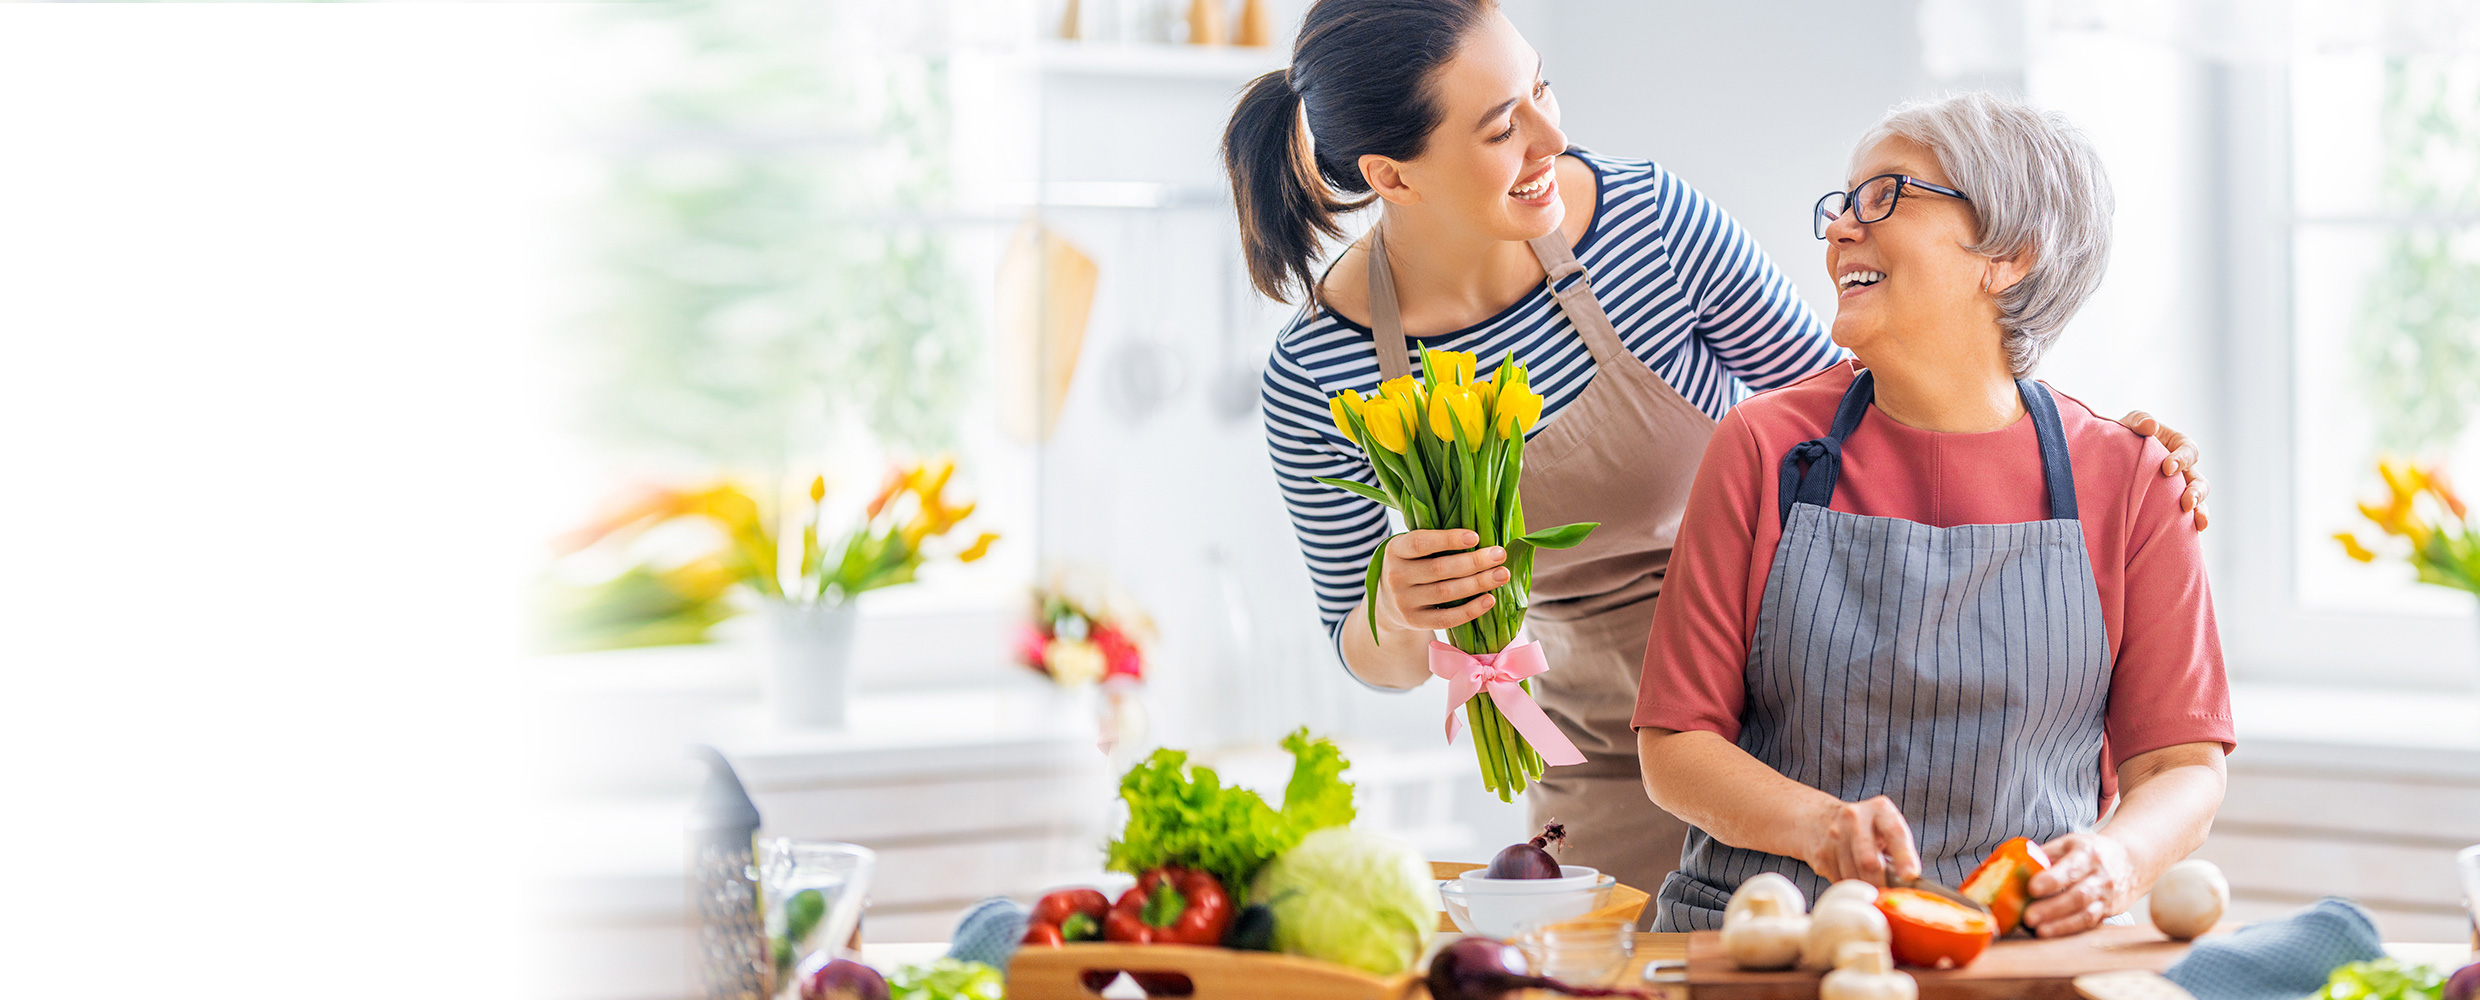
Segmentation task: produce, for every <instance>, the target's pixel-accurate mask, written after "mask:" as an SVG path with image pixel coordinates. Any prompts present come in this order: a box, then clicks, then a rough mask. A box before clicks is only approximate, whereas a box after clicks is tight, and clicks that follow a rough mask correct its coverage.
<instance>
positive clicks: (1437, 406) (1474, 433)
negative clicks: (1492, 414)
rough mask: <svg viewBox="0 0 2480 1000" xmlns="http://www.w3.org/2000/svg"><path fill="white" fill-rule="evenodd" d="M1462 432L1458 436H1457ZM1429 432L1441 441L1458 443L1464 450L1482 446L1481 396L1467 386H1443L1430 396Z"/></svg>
mask: <svg viewBox="0 0 2480 1000" xmlns="http://www.w3.org/2000/svg"><path fill="white" fill-rule="evenodd" d="M1459 428H1460V429H1461V430H1462V431H1463V434H1462V435H1461V437H1459V436H1458V435H1457V434H1456V431H1457V430H1458V429H1459ZM1429 429H1430V432H1431V433H1433V434H1436V435H1438V439H1439V440H1441V441H1456V440H1461V441H1463V442H1464V443H1465V445H1466V447H1469V448H1473V449H1479V448H1480V447H1481V431H1482V423H1481V394H1480V393H1477V392H1474V391H1473V390H1472V387H1471V386H1468V385H1446V386H1440V387H1438V388H1437V389H1433V390H1431V391H1430V394H1429Z"/></svg>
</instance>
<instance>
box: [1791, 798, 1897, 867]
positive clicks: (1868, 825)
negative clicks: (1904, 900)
mask: <svg viewBox="0 0 2480 1000" xmlns="http://www.w3.org/2000/svg"><path fill="white" fill-rule="evenodd" d="M1809 837H1810V845H1809V849H1808V852H1807V856H1806V857H1804V858H1802V859H1801V860H1803V861H1806V862H1808V866H1809V867H1810V868H1812V869H1815V870H1816V872H1817V877H1819V878H1822V879H1825V880H1826V881H1828V882H1839V881H1842V880H1843V879H1847V878H1856V879H1859V880H1861V881H1863V882H1867V883H1869V884H1871V885H1885V884H1886V882H1887V880H1888V879H1889V878H1905V879H1909V878H1919V877H1920V850H1919V848H1918V847H1916V846H1914V845H1913V843H1912V825H1911V823H1909V822H1907V821H1905V820H1904V818H1903V810H1901V809H1899V808H1897V807H1896V806H1895V804H1894V800H1893V799H1889V798H1887V797H1885V796H1883V795H1880V796H1878V797H1876V798H1873V799H1864V800H1862V801H1859V802H1840V801H1837V802H1831V803H1828V804H1826V805H1825V806H1824V807H1823V808H1821V809H1819V810H1818V811H1817V812H1816V813H1815V814H1814V815H1813V816H1812V817H1811V820H1810V823H1809Z"/></svg>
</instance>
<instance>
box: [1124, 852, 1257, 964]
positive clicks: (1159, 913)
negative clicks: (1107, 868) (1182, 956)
mask: <svg viewBox="0 0 2480 1000" xmlns="http://www.w3.org/2000/svg"><path fill="white" fill-rule="evenodd" d="M1231 916H1232V911H1231V896H1230V895H1229V894H1227V893H1225V892H1224V891H1223V883H1222V882H1220V881H1217V880H1216V879H1215V877H1214V876H1212V875H1208V874H1206V873H1205V872H1201V871H1197V870H1196V869H1193V868H1182V867H1179V866H1177V865H1165V866H1163V867H1161V868H1156V869H1154V870H1153V871H1150V872H1146V873H1145V875H1144V876H1143V877H1141V878H1139V879H1137V885H1136V888H1133V889H1130V890H1128V891H1127V892H1124V893H1121V894H1120V897H1119V902H1117V903H1115V904H1112V906H1111V915H1110V916H1109V917H1106V918H1104V919H1103V921H1102V936H1103V937H1104V938H1106V939H1108V940H1112V941H1126V942H1129V943H1132V944H1203V945H1216V944H1221V943H1223V931H1224V929H1225V928H1226V927H1228V926H1230V924H1231Z"/></svg>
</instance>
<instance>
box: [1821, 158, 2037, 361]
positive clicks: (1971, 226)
mask: <svg viewBox="0 0 2480 1000" xmlns="http://www.w3.org/2000/svg"><path fill="white" fill-rule="evenodd" d="M1879 174H1904V175H1908V176H1911V177H1916V178H1919V179H1921V180H1924V181H1928V182H1930V183H1932V184H1937V185H1940V186H1943V187H1953V186H1954V184H1953V182H1952V181H1950V180H1949V179H1948V178H1947V176H1946V170H1945V168H1944V167H1942V166H1940V165H1939V164H1938V159H1937V155H1936V154H1935V153H1932V152H1931V151H1930V150H1929V149H1928V147H1926V146H1922V145H1920V144H1919V143H1916V142H1913V141H1911V140H1909V139H1905V138H1903V137H1901V136H1894V137H1889V138H1887V139H1886V140H1884V141H1882V142H1879V143H1878V144H1877V145H1876V146H1874V147H1871V148H1870V150H1869V152H1868V154H1867V155H1865V156H1863V157H1861V159H1860V168H1859V169H1858V170H1856V171H1854V172H1853V173H1852V175H1851V177H1850V178H1849V179H1847V180H1846V181H1845V190H1849V189H1851V188H1853V187H1857V186H1859V185H1860V183H1861V182H1862V181H1865V180H1867V179H1869V178H1871V177H1875V176H1877V175H1879ZM1964 193H1965V194H1967V195H1968V194H1970V193H1971V192H1969V191H1966V192H1964ZM1858 214H1859V213H1857V212H1852V211H1845V212H1844V213H1843V215H1842V217H1841V218H1838V219H1836V220H1834V222H1833V223H1832V224H1831V225H1829V226H1828V227H1827V228H1826V274H1827V275H1828V276H1829V277H1831V278H1833V279H1834V288H1835V310H1834V342H1835V343H1837V344H1841V345H1842V346H1843V347H1845V348H1847V349H1849V350H1850V351H1851V352H1852V353H1854V354H1857V355H1860V358H1861V363H1863V364H1871V362H1870V361H1869V358H1870V356H1871V355H1872V354H1876V355H1883V354H1885V353H1886V352H1887V351H1888V349H1890V348H1893V347H1896V346H1904V347H1909V348H1917V349H1928V350H1948V349H1953V348H1957V347H1967V346H1972V345H1966V344H1959V343H1958V344H1947V343H1936V342H1933V341H1943V340H1946V339H1948V338H1951V337H1954V336H1973V337H1977V336H1979V335H1980V334H1982V333H1984V332H1985V333H1986V335H1987V340H1988V344H1987V345H1986V346H1987V347H1989V348H1992V349H1994V348H1995V347H1996V345H1997V342H1998V341H1997V337H1998V305H1997V299H1996V297H1995V295H1994V294H1993V293H1994V292H1995V291H2003V290H2004V289H2005V288H2006V287H2007V286H2008V285H2011V284H2013V283H2014V281H2015V280H2016V279H2017V278H2019V277H2021V271H2020V270H2019V269H2017V268H2015V267H2014V266H2013V265H2012V263H2011V262H2005V261H1992V260H1991V259H1989V258H1987V257H1983V256H1981V255H1980V254H1976V253H1973V252H1972V251H1970V250H1968V249H1965V248H1966V247H1968V246H1970V245H1971V244H1973V243H1975V242H1977V241H1978V240H1979V238H1980V231H1979V222H1978V221H1977V219H1976V218H1975V217H1974V216H1973V214H1972V207H1971V206H1970V205H1969V204H1967V203H1965V202H1963V201H1960V200H1957V199H1954V198H1949V197H1947V196H1945V195H1942V194H1937V193H1934V192H1930V191H1925V190H1922V189H1920V188H1917V187H1907V188H1906V189H1905V190H1904V191H1903V196H1902V198H1901V199H1900V200H1899V201H1897V202H1896V203H1895V210H1894V214H1892V215H1889V216H1887V217H1886V218H1884V219H1881V220H1879V221H1876V222H1871V223H1867V224H1862V223H1861V222H1859V221H1857V216H1858ZM1871 214H1874V213H1871ZM1984 278H1986V279H1987V280H1988V282H1989V288H1990V289H1991V291H1983V290H1982V281H1983V280H1984Z"/></svg>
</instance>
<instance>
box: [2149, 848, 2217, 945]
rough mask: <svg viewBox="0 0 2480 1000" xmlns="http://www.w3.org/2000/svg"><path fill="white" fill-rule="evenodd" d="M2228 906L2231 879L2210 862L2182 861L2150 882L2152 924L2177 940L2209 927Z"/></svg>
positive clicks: (2187, 939)
mask: <svg viewBox="0 0 2480 1000" xmlns="http://www.w3.org/2000/svg"><path fill="white" fill-rule="evenodd" d="M2229 908H2230V880H2229V879H2226V878H2223V877H2222V870H2221V869H2220V868H2216V867H2214V866H2213V862H2210V861H2181V862H2179V863H2178V864H2175V865H2171V866H2170V870H2169V871H2166V872H2163V873H2161V880H2160V881H2157V882H2154V883H2153V899H2152V911H2153V926H2155V927H2158V928H2160V929H2161V932H2162V933H2164V934H2167V935H2170V936H2171V937H2172V938H2174V939H2177V940H2180V941H2192V940H2194V939H2195V938H2196V936H2197V935H2200V934H2203V933H2204V932H2206V931H2209V930H2212V929H2213V925H2214V924H2217V923H2220V922H2221V919H2222V911H2223V910H2226V909H2229Z"/></svg>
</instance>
